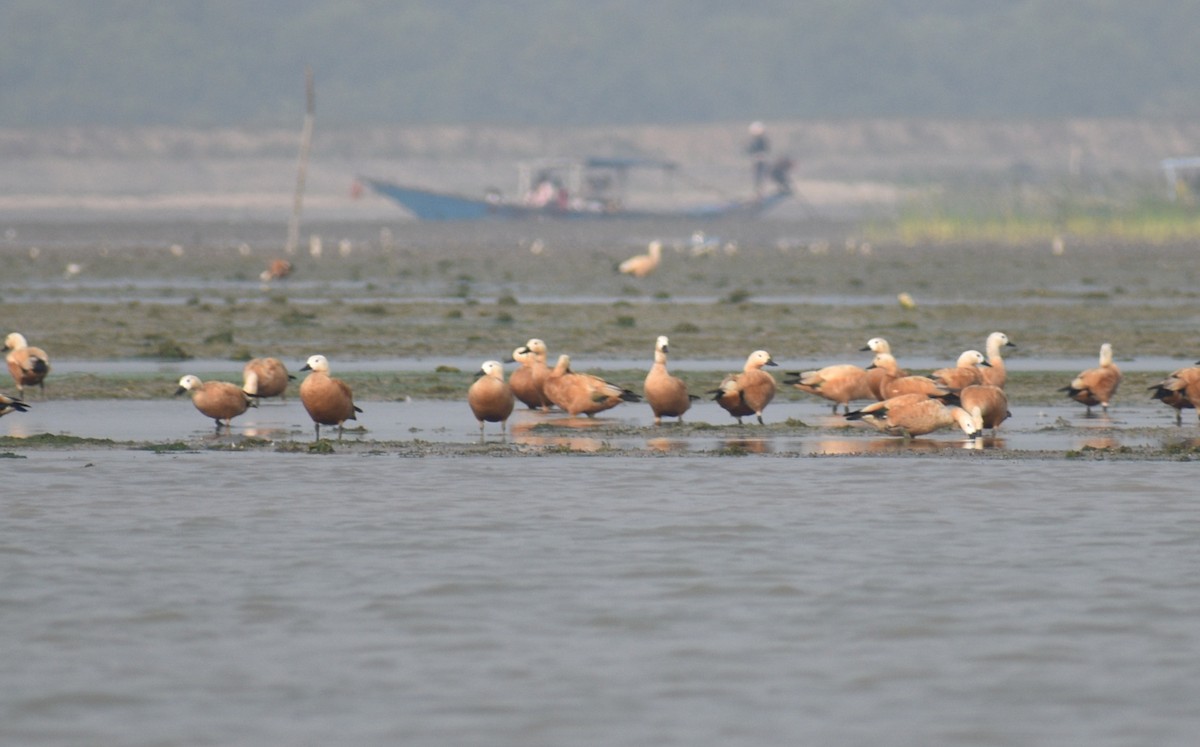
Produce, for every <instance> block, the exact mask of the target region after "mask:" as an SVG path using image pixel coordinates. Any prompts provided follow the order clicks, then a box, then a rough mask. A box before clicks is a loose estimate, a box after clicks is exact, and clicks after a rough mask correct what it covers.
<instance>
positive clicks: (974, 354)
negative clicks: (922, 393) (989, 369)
mask: <svg viewBox="0 0 1200 747" xmlns="http://www.w3.org/2000/svg"><path fill="white" fill-rule="evenodd" d="M987 365H989V364H988V362H987V358H985V357H983V353H981V352H979V351H978V350H964V351H963V352H962V354H961V355H959V356H958V361H957V362H955V364H954V366H953V367H952V368H939V369H938V370H936V371H934V372H933V373H931V374H929V378H931V379H933V380H934V381H936V382H938V383H939V384H941V385H942V386H944V387H946V388H947V389H949V390H950V391H952V392H957V391H959V390H961V389H962V388H963V387H968V386H971V385H972V384H982V383H983V374H982V373H981V372H980V370H981V367H983V366H987Z"/></svg>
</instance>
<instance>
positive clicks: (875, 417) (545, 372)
mask: <svg viewBox="0 0 1200 747" xmlns="http://www.w3.org/2000/svg"><path fill="white" fill-rule="evenodd" d="M1015 347H1016V346H1015V345H1014V344H1013V343H1012V342H1011V341H1010V340H1009V339H1008V336H1007V335H1006V334H1004V333H1003V332H993V333H991V334H990V335H988V337H987V341H986V343H985V346H984V349H985V350H986V354H985V353H981V352H979V351H978V350H967V351H964V352H963V353H962V354H961V355H960V356H959V357H958V360H957V361H956V362H955V365H954V366H951V367H947V368H941V369H938V370H936V371H933V372H932V373H930V374H929V375H928V376H920V375H910V374H909V373H908V372H906V371H905V370H904V369H902V368H901V367H900V365H899V363H898V362H897V360H896V357H895V356H894V355H893V353H892V349H891V346H890V345H889V344H888V342H887V340H885V339H883V338H882V337H875V338H872V339H870V340H868V341H867V344H866V345H865V346H864V347H863V348H862V350H863V351H870V352H872V353H873V354H874V357H873V359H872V361H871V363H870V365H868V366H866V367H860V366H858V365H854V364H838V365H831V366H826V367H824V368H820V369H816V370H811V371H799V372H792V373H788V374H786V376H785V378H784V381H783V383H784V385H788V386H792V387H794V388H795V389H798V390H800V391H802V392H806V393H808V394H812V395H814V396H817V397H821V398H822V399H825V400H827V401H828V402H830V403H831V404H832V407H833V413H834V414H835V415H836V414H837V413H838V408H839V407H841V408H842V411H843V414H844V417H845V418H846V419H847V420H851V421H862V422H864V423H867V424H869V425H871V426H873V427H875V428H876V429H878V430H879V431H880V432H882V433H886V434H888V435H894V436H901V437H905V438H911V437H914V436H920V435H924V434H927V433H931V432H933V431H936V430H938V429H941V428H950V427H956V426H957V427H958V428H960V429H961V430H962V431H963V432H964V433H965V434H967V436H968V437H970V438H977V437H979V436H981V435H982V434H983V432H984V431H985V429H990V430H991V431H992V434H993V435H994V434H995V433H996V430H997V429H998V428H999V427H1000V424H1001V423H1003V422H1004V421H1005V420H1006V419H1007V418H1008V417H1009V416H1010V413H1009V410H1008V398H1007V396H1006V395H1005V391H1004V386H1005V383H1006V380H1007V373H1006V369H1005V365H1004V358H1003V355H1002V353H1003V350H1004V348H1015ZM4 350H5V352H6V353H7V355H6V358H5V360H6V362H7V363H8V370H9V372H10V373H11V374H12V378H13V382H14V383H15V385H16V387H17V392H18V396H17V397H10V396H7V395H3V394H0V416H3V415H7V414H9V413H11V412H24V411H26V410H28V408H29V405H28V404H27V403H26V402H25V400H24V393H25V388H26V387H32V386H35V385H36V386H37V387H39V390H40V391H41V392H42V395H43V397H44V393H45V379H46V376H47V375H48V374H49V373H50V358H49V356H48V355H47V354H46V351H45V350H42V349H41V348H38V347H33V346H31V345H29V343H28V341H27V340H26V339H25V337H24V335H22V334H20V333H18V332H13V333H10V334H9V335H8V336H7V338H5V341H4ZM668 352H669V340H668V338H667V337H666V336H665V335H664V336H659V337H658V338H657V339H656V340H655V342H654V360H653V364H652V365H651V366H650V370H649V372H648V373H647V374H646V379H645V382H644V383H643V387H642V394H641V395H638V394H637V393H635V392H633V391H631V390H629V389H626V388H624V387H621V386H618V385H616V384H612V383H610V382H608V381H605V380H604V379H603V378H601V377H599V376H596V375H594V374H588V373H581V372H577V371H573V370H572V369H571V358H570V356H568V355H560V356H559V357H558V359H557V361H556V362H555V364H554V365H553V366H550V365H549V363H548V357H547V353H548V351H547V346H546V343H545V342H544V341H543V340H541V339H538V338H532V339H530V340H528V341H526V343H525V344H524V345H522V346H520V347H518V348H516V349H515V350H514V351H513V352H512V355H511V357H510V358H509V359H508V362H515V363H517V364H518V365H517V369H516V370H515V371H513V373H512V375H511V376H509V377H508V379H507V380H506V379H505V375H504V364H503V363H502V362H500V361H497V360H489V361H485V362H484V363H483V364H482V365H481V367H480V370H479V372H478V373H477V374H476V380H475V382H474V383H472V384H471V386H470V388H469V389H468V390H467V405H468V406H469V407H470V409H471V412H472V414H473V415H474V416H475V419H476V420H477V421H478V423H479V429H480V436H481V437H482V435H483V432H484V427H485V424H486V423H499V424H500V430H501V432H502V433H503V432H505V431H506V429H507V423H508V419H509V417H510V416H511V415H512V412H513V410H514V408H515V407H516V403H517V402H518V401H519V402H521V403H522V404H524V405H525V406H526V407H528V408H530V409H536V410H542V411H549V410H550V409H551V408H555V407H556V408H558V409H559V410H561V411H563V412H565V413H567V414H568V415H571V416H579V415H585V416H587V417H593V416H595V415H596V414H597V413H600V412H604V411H605V410H609V409H611V408H614V407H616V406H618V405H620V404H622V403H625V402H641V401H643V400H644V401H645V402H646V403H647V404H648V405H649V406H650V409H651V410H652V411H653V413H654V423H655V425H660V424H661V423H662V419H663V418H676V419H677V420H678V421H679V422H682V421H683V416H684V414H685V413H686V412H687V411H688V410H689V408H691V406H692V403H693V402H694V401H696V400H697V399H699V397H698V396H697V395H695V394H691V393H689V392H688V389H687V385H686V384H685V383H684V381H683V380H682V379H680V378H679V377H677V376H673V375H671V373H670V372H669V371H668V369H667V354H668ZM775 365H777V364H776V363H775V361H774V360H773V359H772V358H771V354H770V353H768V352H767V351H766V350H756V351H754V352H753V353H751V354H750V355H749V356H748V357H747V358H746V363H745V365H744V366H743V367H742V370H741V371H739V372H736V373H731V374H729V375H727V376H725V377H724V378H723V379H722V381H721V383H720V384H719V385H718V386H717V387H716V388H715V389H713V390H710V391H708V392H707V394H708V395H710V396H711V397H712V399H713V400H715V401H716V402H717V404H718V405H720V406H721V407H722V408H723V409H725V410H726V411H727V412H728V413H729V414H730V415H731V416H732V417H734V418H736V419H737V422H738V423H739V424H741V423H742V418H745V417H750V416H754V417H755V418H756V419H757V420H758V422H759V423H760V424H762V423H764V420H763V411H764V410H765V409H766V408H767V406H768V405H769V404H770V403H771V400H772V399H773V398H774V397H775V393H776V389H777V387H776V383H775V378H774V377H773V376H772V375H771V374H770V373H768V372H767V371H765V370H764V368H766V367H767V366H775ZM329 370H330V369H329V361H328V360H327V359H326V358H325V356H323V355H313V356H310V357H309V358H308V360H307V361H306V362H305V365H304V366H303V368H301V371H305V372H308V375H307V376H306V377H305V379H304V380H303V381H302V382H301V384H300V402H301V404H302V405H303V406H304V409H305V410H306V411H307V412H308V414H309V417H310V418H311V419H312V421H313V426H314V435H315V437H316V438H317V439H318V440H319V439H320V437H321V426H322V425H324V426H329V427H332V426H336V427H337V428H338V436H339V438H340V437H341V434H342V431H343V429H344V427H345V423H346V422H347V421H350V420H356V419H357V418H356V415H357V413H361V412H362V410H361V409H360V408H359V407H357V406H356V405H355V404H354V395H353V392H352V391H351V389H350V387H349V385H347V384H346V382H344V381H342V380H341V379H336V378H333V377H332V376H331V375H330V372H329ZM294 378H295V377H294V376H292V375H291V374H289V373H288V370H287V367H286V366H285V365H284V364H283V362H282V361H280V360H279V359H278V358H255V359H253V360H251V361H249V362H248V363H246V365H245V366H244V368H243V370H242V385H241V386H238V385H237V384H233V383H230V382H225V381H201V380H200V379H199V378H198V377H196V376H193V375H191V374H188V375H186V376H184V377H183V378H181V379H180V380H179V387H178V389H177V391H176V395H181V394H185V393H186V394H190V396H191V400H192V404H193V405H194V406H195V407H196V409H197V410H198V411H199V412H200V413H201V414H203V415H205V416H206V417H209V418H211V419H213V420H214V421H215V423H216V427H217V429H218V430H220V428H221V427H223V426H224V427H230V425H231V422H232V420H233V418H235V417H237V416H239V415H241V414H243V413H245V412H246V411H247V410H248V409H249V408H251V407H257V405H258V401H259V400H260V399H263V398H268V397H283V396H284V395H285V393H286V391H287V388H288V384H289V382H290V381H291V380H293V379H294ZM1121 378H1122V377H1121V371H1120V369H1119V368H1118V367H1117V365H1116V364H1115V363H1114V362H1113V349H1112V345H1110V344H1109V343H1104V344H1103V345H1101V346H1100V359H1099V364H1098V365H1097V366H1096V367H1095V368H1090V369H1087V370H1085V371H1082V372H1080V374H1079V375H1078V376H1076V377H1075V378H1074V379H1073V380H1072V381H1071V383H1070V384H1069V385H1067V386H1065V387H1063V388H1062V389H1060V390H1059V391H1062V392H1065V393H1066V395H1067V396H1068V397H1070V398H1071V399H1073V400H1075V401H1077V402H1080V403H1082V404H1083V405H1084V406H1086V407H1087V408H1088V413H1089V414H1091V409H1092V408H1093V407H1100V408H1102V409H1103V410H1104V411H1105V412H1107V410H1108V407H1109V405H1110V403H1111V402H1112V400H1113V398H1114V396H1115V395H1116V393H1117V388H1118V386H1119V385H1120V383H1121ZM1151 390H1152V392H1153V394H1152V397H1153V398H1154V399H1157V400H1160V401H1161V402H1163V403H1164V404H1165V405H1167V406H1169V407H1172V408H1173V409H1174V410H1175V422H1176V424H1181V423H1182V411H1183V410H1185V409H1196V410H1198V411H1200V364H1198V365H1196V366H1191V367H1187V368H1181V369H1179V370H1177V371H1174V372H1172V373H1171V374H1169V375H1168V376H1167V377H1166V378H1165V379H1163V380H1162V381H1161V382H1159V383H1158V384H1155V385H1154V386H1153V387H1151ZM864 400H866V401H869V404H867V405H866V406H864V407H861V408H860V409H857V410H851V409H850V407H851V403H852V402H861V401H864Z"/></svg>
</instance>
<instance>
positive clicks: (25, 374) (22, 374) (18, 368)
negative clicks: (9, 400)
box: [4, 332, 50, 396]
mask: <svg viewBox="0 0 1200 747" xmlns="http://www.w3.org/2000/svg"><path fill="white" fill-rule="evenodd" d="M4 349H5V350H6V351H7V352H8V355H7V356H5V361H6V362H7V363H8V372H9V373H10V374H12V377H13V381H14V382H15V383H16V385H17V393H18V394H19V395H24V394H25V387H27V386H33V385H34V384H37V386H38V388H39V390H40V391H41V393H42V396H45V394H46V374H48V373H50V356H48V355H46V351H45V350H42V349H41V348H35V347H31V346H30V345H29V342H28V341H26V339H25V335H23V334H21V333H20V332H12V333H9V335H8V337H6V338H5V339H4Z"/></svg>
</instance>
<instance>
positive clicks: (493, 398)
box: [467, 361, 516, 437]
mask: <svg viewBox="0 0 1200 747" xmlns="http://www.w3.org/2000/svg"><path fill="white" fill-rule="evenodd" d="M475 377H476V378H475V382H474V383H473V384H471V386H470V388H469V389H467V405H468V406H469V407H470V408H471V412H472V414H474V415H475V419H476V420H478V421H479V435H480V437H482V436H483V425H484V423H499V424H500V432H501V433H504V431H505V429H506V428H507V427H508V416H509V415H512V411H513V405H514V404H515V403H516V398H515V397H514V396H513V391H512V389H511V388H510V387H509V385H508V382H506V381H505V380H504V366H503V365H501V363H500V361H484V362H483V364H482V365H480V367H479V372H478V373H477V374H475Z"/></svg>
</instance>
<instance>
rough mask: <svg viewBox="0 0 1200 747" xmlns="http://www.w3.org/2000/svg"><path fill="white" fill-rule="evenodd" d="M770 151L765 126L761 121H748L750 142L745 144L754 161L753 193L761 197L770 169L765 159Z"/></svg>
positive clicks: (769, 142)
mask: <svg viewBox="0 0 1200 747" xmlns="http://www.w3.org/2000/svg"><path fill="white" fill-rule="evenodd" d="M770 153H771V141H770V140H769V139H768V138H767V128H766V127H765V126H764V125H763V123H762V122H758V121H754V122H751V123H750V142H749V143H748V144H747V145H746V154H747V155H749V156H750V158H751V159H752V160H753V162H754V195H755V196H756V197H762V193H763V184H764V183H765V182H766V181H767V174H768V172H769V171H770V166H769V165H768V161H767V159H768V158H769V156H770Z"/></svg>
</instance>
